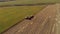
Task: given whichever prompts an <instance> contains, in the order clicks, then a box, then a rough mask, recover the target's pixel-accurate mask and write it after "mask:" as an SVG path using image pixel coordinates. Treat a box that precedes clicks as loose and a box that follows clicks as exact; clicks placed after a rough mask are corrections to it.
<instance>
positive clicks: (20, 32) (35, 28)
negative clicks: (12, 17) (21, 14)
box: [3, 5, 56, 34]
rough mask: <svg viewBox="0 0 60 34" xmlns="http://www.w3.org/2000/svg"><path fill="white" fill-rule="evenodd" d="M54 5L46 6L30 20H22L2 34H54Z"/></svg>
mask: <svg viewBox="0 0 60 34" xmlns="http://www.w3.org/2000/svg"><path fill="white" fill-rule="evenodd" d="M55 15H56V5H48V6H47V7H46V8H45V9H43V10H42V11H41V12H39V13H38V14H36V15H35V17H34V18H33V19H32V20H24V21H23V22H21V23H19V24H17V25H15V26H14V27H12V28H11V29H9V30H8V31H6V32H4V33H3V34H55V32H56V31H55Z"/></svg>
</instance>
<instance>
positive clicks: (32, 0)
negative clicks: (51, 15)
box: [0, 0, 60, 5]
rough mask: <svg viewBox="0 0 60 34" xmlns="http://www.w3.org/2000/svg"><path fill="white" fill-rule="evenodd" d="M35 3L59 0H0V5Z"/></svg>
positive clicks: (58, 1)
mask: <svg viewBox="0 0 60 34" xmlns="http://www.w3.org/2000/svg"><path fill="white" fill-rule="evenodd" d="M36 3H60V0H16V1H8V2H0V5H10V4H36Z"/></svg>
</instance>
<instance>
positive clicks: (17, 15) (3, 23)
mask: <svg viewBox="0 0 60 34" xmlns="http://www.w3.org/2000/svg"><path fill="white" fill-rule="evenodd" d="M44 7H45V5H43V6H42V5H41V6H13V7H0V33H1V32H3V31H4V30H6V29H8V28H9V27H11V26H12V25H14V24H16V23H17V22H19V21H21V20H22V19H24V18H25V17H26V16H30V15H34V14H36V13H37V12H39V11H41V10H42V9H43V8H44Z"/></svg>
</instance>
